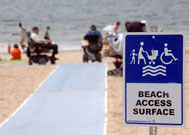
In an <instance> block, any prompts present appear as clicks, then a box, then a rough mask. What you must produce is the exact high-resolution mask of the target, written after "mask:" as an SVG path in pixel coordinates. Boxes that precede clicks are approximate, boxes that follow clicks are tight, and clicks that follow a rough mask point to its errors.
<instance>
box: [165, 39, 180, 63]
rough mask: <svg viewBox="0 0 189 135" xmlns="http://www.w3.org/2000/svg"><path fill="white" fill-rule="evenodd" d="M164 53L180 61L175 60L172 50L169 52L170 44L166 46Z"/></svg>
mask: <svg viewBox="0 0 189 135" xmlns="http://www.w3.org/2000/svg"><path fill="white" fill-rule="evenodd" d="M164 53H165V56H171V57H172V58H173V60H174V61H177V60H178V59H177V58H175V56H174V55H173V54H172V50H169V49H168V44H167V43H165V44H164Z"/></svg>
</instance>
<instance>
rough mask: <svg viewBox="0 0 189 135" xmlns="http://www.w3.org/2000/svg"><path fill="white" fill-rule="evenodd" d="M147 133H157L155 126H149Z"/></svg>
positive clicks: (151, 134)
mask: <svg viewBox="0 0 189 135" xmlns="http://www.w3.org/2000/svg"><path fill="white" fill-rule="evenodd" d="M149 135H157V127H149Z"/></svg>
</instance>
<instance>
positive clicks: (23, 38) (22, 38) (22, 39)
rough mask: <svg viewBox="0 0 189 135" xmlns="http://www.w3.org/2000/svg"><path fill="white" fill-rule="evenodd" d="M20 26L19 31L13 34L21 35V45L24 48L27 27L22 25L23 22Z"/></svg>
mask: <svg viewBox="0 0 189 135" xmlns="http://www.w3.org/2000/svg"><path fill="white" fill-rule="evenodd" d="M18 26H19V28H20V30H19V33H13V36H16V35H20V46H21V47H22V49H23V50H24V48H25V47H26V46H25V45H24V42H25V39H26V29H25V28H24V27H23V26H22V23H19V24H18Z"/></svg>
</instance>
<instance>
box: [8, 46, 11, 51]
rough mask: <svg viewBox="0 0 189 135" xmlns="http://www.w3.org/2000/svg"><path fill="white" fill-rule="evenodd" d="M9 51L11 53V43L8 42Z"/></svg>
mask: <svg viewBox="0 0 189 135" xmlns="http://www.w3.org/2000/svg"><path fill="white" fill-rule="evenodd" d="M8 53H11V45H10V44H8Z"/></svg>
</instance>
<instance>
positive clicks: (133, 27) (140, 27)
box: [125, 22, 146, 32]
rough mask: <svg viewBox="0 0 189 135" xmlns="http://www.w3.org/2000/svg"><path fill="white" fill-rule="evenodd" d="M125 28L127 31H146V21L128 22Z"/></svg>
mask: <svg viewBox="0 0 189 135" xmlns="http://www.w3.org/2000/svg"><path fill="white" fill-rule="evenodd" d="M125 28H126V31H127V32H145V31H146V23H143V22H126V23H125Z"/></svg>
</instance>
